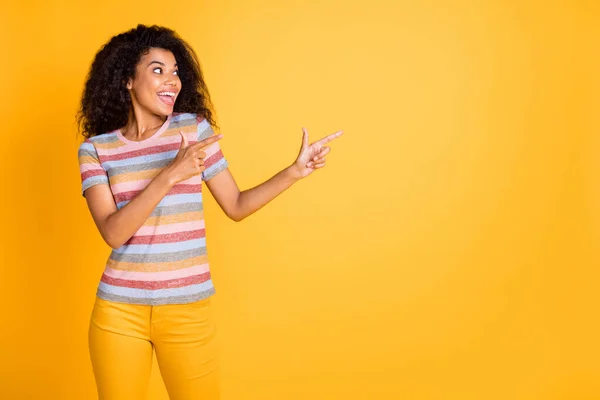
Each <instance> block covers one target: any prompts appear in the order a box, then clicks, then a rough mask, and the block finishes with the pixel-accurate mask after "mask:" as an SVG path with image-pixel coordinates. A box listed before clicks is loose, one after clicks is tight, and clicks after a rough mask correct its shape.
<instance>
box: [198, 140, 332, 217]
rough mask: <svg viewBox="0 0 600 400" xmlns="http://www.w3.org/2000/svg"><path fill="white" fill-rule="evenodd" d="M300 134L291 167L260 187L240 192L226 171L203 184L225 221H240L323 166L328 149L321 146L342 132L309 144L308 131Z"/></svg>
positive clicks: (227, 170) (229, 173)
mask: <svg viewBox="0 0 600 400" xmlns="http://www.w3.org/2000/svg"><path fill="white" fill-rule="evenodd" d="M303 131H304V134H303V137H302V147H301V148H300V153H299V154H298V158H297V159H296V161H295V162H294V164H292V165H291V166H289V167H287V168H285V169H283V170H282V171H280V172H278V173H277V174H276V175H274V176H273V177H272V178H270V179H268V180H267V181H265V182H263V183H261V184H260V185H258V186H255V187H253V188H251V189H248V190H244V191H242V192H240V189H239V188H238V185H237V183H236V182H235V179H234V178H233V176H232V174H231V172H230V171H229V169H225V170H223V171H222V172H220V173H219V174H217V175H215V176H214V177H213V178H211V179H210V180H207V181H206V185H207V186H208V189H209V190H210V192H211V193H212V195H213V197H214V198H215V200H216V201H217V203H218V204H219V206H220V207H221V209H222V210H223V212H224V213H225V214H226V215H227V216H228V217H229V218H231V219H232V220H234V221H241V220H243V219H244V218H246V217H247V216H249V215H251V214H253V213H255V212H256V211H258V210H259V209H261V208H262V207H264V206H265V205H266V204H268V203H269V202H270V201H271V200H273V199H274V198H276V197H277V196H279V195H280V194H281V193H283V192H284V191H285V190H287V189H288V188H289V187H291V186H292V185H293V184H294V183H296V182H298V181H299V180H300V179H302V178H305V177H307V176H308V175H310V174H311V173H312V172H313V171H314V170H316V169H319V168H323V167H324V166H325V155H327V153H329V152H330V148H329V147H325V144H326V143H328V142H330V141H332V140H333V139H335V138H337V137H339V136H340V135H341V134H342V132H341V131H340V132H336V133H334V134H332V135H329V136H327V137H325V138H323V139H321V140H319V141H317V142H315V143H313V144H311V145H309V144H308V132H307V131H306V130H305V129H304V130H303Z"/></svg>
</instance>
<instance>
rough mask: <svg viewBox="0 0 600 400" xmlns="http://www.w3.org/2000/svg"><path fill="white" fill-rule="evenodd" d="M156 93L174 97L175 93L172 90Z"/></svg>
mask: <svg viewBox="0 0 600 400" xmlns="http://www.w3.org/2000/svg"><path fill="white" fill-rule="evenodd" d="M158 95H159V96H171V97H175V93H174V92H160V93H159V94H158Z"/></svg>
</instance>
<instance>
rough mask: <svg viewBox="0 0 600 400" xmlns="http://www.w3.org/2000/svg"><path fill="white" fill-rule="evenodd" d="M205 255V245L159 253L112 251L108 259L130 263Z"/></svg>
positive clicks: (174, 259)
mask: <svg viewBox="0 0 600 400" xmlns="http://www.w3.org/2000/svg"><path fill="white" fill-rule="evenodd" d="M204 255H206V247H205V246H202V247H198V248H195V249H191V250H183V251H176V252H174V253H159V254H122V253H117V252H114V251H113V252H112V253H111V254H110V259H111V260H114V261H123V262H131V263H155V262H171V261H172V262H175V261H181V260H186V259H188V258H194V257H200V256H204Z"/></svg>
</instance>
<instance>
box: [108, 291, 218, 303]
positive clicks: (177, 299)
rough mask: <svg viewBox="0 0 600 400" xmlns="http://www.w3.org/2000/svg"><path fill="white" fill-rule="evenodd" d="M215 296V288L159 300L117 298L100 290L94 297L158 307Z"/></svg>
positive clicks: (117, 296)
mask: <svg viewBox="0 0 600 400" xmlns="http://www.w3.org/2000/svg"><path fill="white" fill-rule="evenodd" d="M213 294H215V288H214V287H212V288H210V289H207V290H205V291H203V292H200V293H196V294H192V295H186V296H171V297H159V298H155V299H153V298H147V297H144V298H139V297H128V296H119V295H116V294H110V293H106V292H104V291H102V290H100V289H98V291H97V292H96V295H97V296H98V297H100V298H101V299H103V300H107V301H114V302H117V303H127V304H143V305H148V306H159V305H163V304H189V303H193V302H195V301H199V300H204V299H207V298H209V297H210V296H212V295H213Z"/></svg>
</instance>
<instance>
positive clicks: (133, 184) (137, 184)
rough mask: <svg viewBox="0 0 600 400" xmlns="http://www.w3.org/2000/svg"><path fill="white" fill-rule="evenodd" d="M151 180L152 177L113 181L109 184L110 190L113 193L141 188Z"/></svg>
mask: <svg viewBox="0 0 600 400" xmlns="http://www.w3.org/2000/svg"><path fill="white" fill-rule="evenodd" d="M151 181H152V179H140V180H136V181H128V182H121V183H115V184H114V185H111V188H112V191H113V193H114V194H117V193H123V192H131V191H134V190H142V189H143V188H145V187H146V186H148V184H149V183H150V182H151Z"/></svg>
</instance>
